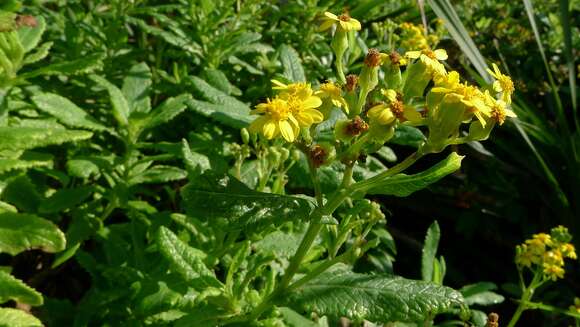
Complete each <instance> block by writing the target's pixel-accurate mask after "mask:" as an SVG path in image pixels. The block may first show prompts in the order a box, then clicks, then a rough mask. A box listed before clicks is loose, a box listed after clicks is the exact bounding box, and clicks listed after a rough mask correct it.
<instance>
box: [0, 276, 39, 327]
mask: <svg viewBox="0 0 580 327" xmlns="http://www.w3.org/2000/svg"><path fill="white" fill-rule="evenodd" d="M10 300H12V301H16V302H20V303H26V304H30V305H33V306H39V305H42V302H43V301H42V294H40V293H39V292H37V291H36V290H35V289H33V288H32V287H30V286H28V285H26V284H24V282H23V281H21V280H20V279H17V278H15V277H14V276H12V275H10V274H8V273H7V272H5V271H1V270H0V303H4V302H8V301H10ZM0 321H2V320H0Z"/></svg>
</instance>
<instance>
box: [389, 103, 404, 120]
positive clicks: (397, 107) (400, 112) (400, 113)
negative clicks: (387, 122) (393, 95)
mask: <svg viewBox="0 0 580 327" xmlns="http://www.w3.org/2000/svg"><path fill="white" fill-rule="evenodd" d="M390 109H391V111H392V112H393V115H395V117H397V118H398V119H399V121H400V122H403V121H405V120H406V119H405V106H404V105H403V102H401V101H395V102H393V103H391V106H390Z"/></svg>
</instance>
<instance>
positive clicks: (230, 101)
mask: <svg viewBox="0 0 580 327" xmlns="http://www.w3.org/2000/svg"><path fill="white" fill-rule="evenodd" d="M189 82H190V84H191V86H192V87H193V89H194V90H195V91H196V92H197V93H198V94H199V95H200V96H201V97H203V98H204V99H205V100H207V101H200V100H196V99H188V100H187V105H188V106H189V108H190V109H191V110H193V111H194V112H197V113H199V114H201V115H204V116H206V117H210V118H213V119H215V120H217V121H219V122H221V123H223V124H225V125H228V126H230V127H233V128H242V127H246V126H247V125H248V124H249V123H250V122H251V121H252V120H253V118H252V117H251V116H250V108H249V107H248V106H247V105H246V104H245V103H243V102H241V101H239V100H237V99H236V98H234V97H231V96H229V95H227V94H225V93H223V92H222V91H220V90H218V89H216V88H214V87H213V86H211V85H209V84H207V83H206V82H205V81H204V80H202V79H201V78H199V77H195V76H192V77H189Z"/></svg>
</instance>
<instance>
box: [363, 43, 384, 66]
mask: <svg viewBox="0 0 580 327" xmlns="http://www.w3.org/2000/svg"><path fill="white" fill-rule="evenodd" d="M364 64H365V65H366V66H367V67H378V66H380V65H381V53H380V52H379V50H377V49H375V48H371V49H369V52H368V53H367V56H366V57H365V60H364Z"/></svg>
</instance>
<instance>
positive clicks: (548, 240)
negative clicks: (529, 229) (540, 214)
mask: <svg viewBox="0 0 580 327" xmlns="http://www.w3.org/2000/svg"><path fill="white" fill-rule="evenodd" d="M532 239H533V240H537V241H539V242H541V243H543V244H545V245H548V246H551V245H552V237H551V236H550V235H549V234H546V233H538V234H534V235H533V236H532Z"/></svg>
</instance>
